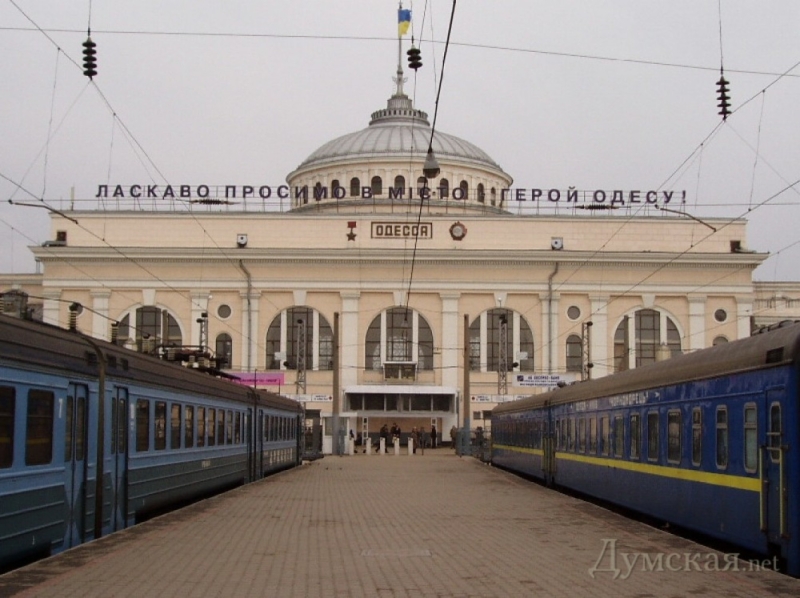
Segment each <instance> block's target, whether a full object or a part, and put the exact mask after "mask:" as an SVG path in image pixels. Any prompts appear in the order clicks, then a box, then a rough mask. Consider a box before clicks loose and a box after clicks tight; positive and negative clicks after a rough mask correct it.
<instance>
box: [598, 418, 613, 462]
mask: <svg viewBox="0 0 800 598" xmlns="http://www.w3.org/2000/svg"><path fill="white" fill-rule="evenodd" d="M609 433H610V430H609V428H608V416H607V415H604V416H603V417H601V418H600V453H601V454H603V455H607V454H608V451H609V449H610V448H611V446H610V443H609V435H610V434H609Z"/></svg>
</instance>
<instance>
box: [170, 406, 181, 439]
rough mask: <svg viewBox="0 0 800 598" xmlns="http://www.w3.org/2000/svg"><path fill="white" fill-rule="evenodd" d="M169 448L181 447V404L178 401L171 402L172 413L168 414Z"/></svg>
mask: <svg viewBox="0 0 800 598" xmlns="http://www.w3.org/2000/svg"><path fill="white" fill-rule="evenodd" d="M169 448H171V449H179V448H181V406H180V405H179V404H178V403H173V404H172V414H171V416H170V429H169Z"/></svg>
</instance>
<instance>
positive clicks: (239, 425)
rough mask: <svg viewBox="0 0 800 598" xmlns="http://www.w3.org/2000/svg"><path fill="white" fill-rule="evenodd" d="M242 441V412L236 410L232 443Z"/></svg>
mask: <svg viewBox="0 0 800 598" xmlns="http://www.w3.org/2000/svg"><path fill="white" fill-rule="evenodd" d="M241 441H242V414H241V413H239V412H238V411H237V412H236V436H234V440H233V442H234V444H239V443H240V442H241Z"/></svg>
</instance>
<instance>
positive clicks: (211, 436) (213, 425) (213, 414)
mask: <svg viewBox="0 0 800 598" xmlns="http://www.w3.org/2000/svg"><path fill="white" fill-rule="evenodd" d="M216 431H217V411H216V409H211V408H209V410H208V446H214V444H216V440H217V438H216Z"/></svg>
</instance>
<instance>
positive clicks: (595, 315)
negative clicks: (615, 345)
mask: <svg viewBox="0 0 800 598" xmlns="http://www.w3.org/2000/svg"><path fill="white" fill-rule="evenodd" d="M589 300H590V301H591V302H592V315H591V318H592V362H593V363H594V367H593V368H592V378H602V377H603V376H606V375H608V374H609V373H610V372H611V371H613V364H612V363H611V362H610V358H609V355H608V347H609V344H611V342H612V341H613V338H612V337H610V336H609V332H608V295H593V296H590V297H589ZM611 334H612V335H613V332H612V333H611ZM612 355H613V354H612Z"/></svg>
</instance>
